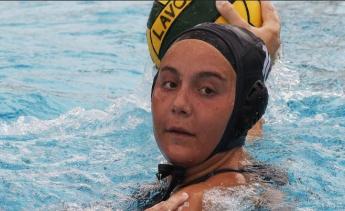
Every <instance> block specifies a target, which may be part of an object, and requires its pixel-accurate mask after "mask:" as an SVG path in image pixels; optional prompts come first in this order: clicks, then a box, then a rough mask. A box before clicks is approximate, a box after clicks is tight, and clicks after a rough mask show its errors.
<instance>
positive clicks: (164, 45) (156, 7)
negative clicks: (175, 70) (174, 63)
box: [146, 0, 262, 67]
mask: <svg viewBox="0 0 345 211" xmlns="http://www.w3.org/2000/svg"><path fill="white" fill-rule="evenodd" d="M230 2H231V3H232V4H233V6H234V8H235V9H236V11H237V12H238V13H239V15H240V16H241V17H242V18H243V19H244V20H246V21H247V22H248V23H249V24H251V25H253V26H261V24H262V20H261V7H260V1H258V0H248V1H247V0H236V1H234V0H231V1H230ZM204 22H216V23H219V24H225V23H227V22H226V21H225V19H224V18H223V17H222V16H220V14H219V13H218V11H217V8H216V5H215V1H214V0H155V1H154V3H153V6H152V9H151V12H150V16H149V19H148V22H147V31H146V38H147V43H148V47H149V51H150V55H151V58H152V61H153V62H154V63H155V64H156V66H157V67H158V66H159V63H160V60H161V59H162V57H163V56H164V54H165V52H166V51H167V50H168V48H169V45H170V44H171V42H172V41H173V40H174V39H175V38H176V36H177V35H178V34H180V33H181V32H182V31H184V30H186V29H188V28H191V27H193V26H195V25H197V24H199V23H204Z"/></svg>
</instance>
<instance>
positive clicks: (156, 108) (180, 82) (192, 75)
mask: <svg viewBox="0 0 345 211" xmlns="http://www.w3.org/2000/svg"><path fill="white" fill-rule="evenodd" d="M225 6H226V5H225ZM221 7H224V4H223V5H222V6H221ZM224 17H227V16H224ZM237 24H238V25H241V24H242V23H240V22H238V23H237ZM244 28H248V27H244ZM251 31H253V30H252V29H251ZM255 34H257V35H258V34H259V35H260V33H257V31H256V32H255ZM265 34H269V32H268V33H265ZM273 36H275V35H273ZM259 37H262V34H261V35H260V36H259ZM266 38H267V37H266ZM266 41H267V42H268V43H270V42H271V41H270V40H269V39H267V40H266ZM278 42H279V39H278ZM276 43H277V42H276ZM276 49H277V48H276V47H272V46H270V51H276ZM269 60H270V59H269V54H268V53H267V50H266V46H265V44H264V43H263V42H262V41H261V40H260V39H258V38H257V37H256V36H254V35H253V34H252V33H251V32H249V31H248V30H246V29H242V28H238V27H231V26H220V25H217V24H212V23H205V24H201V25H198V26H196V27H194V28H192V29H189V30H186V31H184V32H183V33H182V34H180V36H179V37H178V38H177V40H175V41H174V43H173V44H172V46H171V47H170V48H169V49H168V51H167V53H166V54H165V55H164V57H163V59H162V61H161V63H160V66H159V72H158V73H157V75H156V77H155V80H154V83H153V86H152V114H153V122H154V133H155V138H156V141H157V144H158V146H159V148H160V150H161V152H162V153H163V155H164V156H165V158H166V159H167V160H168V161H169V163H171V164H161V165H159V172H158V174H157V175H158V177H159V178H160V179H164V178H166V177H168V178H169V181H168V186H167V187H165V188H162V191H161V192H160V193H159V194H157V195H155V196H154V197H153V198H152V200H151V202H152V203H151V204H150V203H148V204H147V206H146V208H147V207H150V206H151V205H154V204H157V203H158V204H157V205H155V206H154V207H152V208H151V210H165V209H166V210H174V209H176V208H177V207H179V206H180V205H181V203H182V202H184V201H186V200H187V197H186V196H187V195H185V194H182V193H187V194H188V196H189V199H188V203H189V204H188V208H186V210H201V209H202V197H203V193H204V192H205V191H207V190H209V189H211V188H213V187H232V186H237V185H243V184H247V183H248V181H250V180H251V179H250V177H251V174H252V173H253V168H252V167H253V165H251V164H250V161H248V157H247V155H246V153H245V152H244V150H243V147H242V146H243V144H244V141H245V137H246V135H247V132H248V130H249V129H250V128H251V127H252V126H253V125H254V124H255V123H256V122H257V121H258V120H259V119H260V117H261V116H262V115H263V113H264V111H265V108H266V105H267V99H268V93H267V89H266V88H265V84H264V81H265V79H266V77H267V74H268V72H269V70H270V66H271V64H270V62H269ZM169 197H170V199H169ZM167 199H169V200H168V201H164V200H167ZM160 201H163V202H161V203H159V202H160ZM180 208H182V206H180Z"/></svg>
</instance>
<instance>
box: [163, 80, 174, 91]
mask: <svg viewBox="0 0 345 211" xmlns="http://www.w3.org/2000/svg"><path fill="white" fill-rule="evenodd" d="M162 86H163V88H165V89H175V88H176V87H177V84H176V83H174V82H172V81H165V82H163V84H162Z"/></svg>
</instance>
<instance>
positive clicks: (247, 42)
mask: <svg viewBox="0 0 345 211" xmlns="http://www.w3.org/2000/svg"><path fill="white" fill-rule="evenodd" d="M186 39H197V40H201V41H204V42H207V43H209V44H211V45H212V46H214V47H215V48H216V49H217V50H219V51H220V52H221V53H222V54H223V56H224V57H225V58H226V59H227V60H228V61H229V62H230V64H231V65H232V67H233V69H234V70H235V72H236V97H235V104H234V109H233V111H232V114H231V117H230V119H229V121H228V124H227V126H226V129H225V131H224V134H223V136H222V139H221V140H220V142H219V144H218V145H217V146H216V148H215V149H214V151H213V153H212V154H211V155H210V156H209V157H211V156H212V155H214V154H216V153H219V152H223V151H227V150H230V149H233V148H235V147H238V146H243V145H244V142H245V137H246V135H247V132H248V130H249V129H250V128H251V127H252V126H253V125H254V124H255V123H256V122H257V121H258V120H259V119H260V118H261V117H262V115H263V114H264V113H265V110H266V107H267V102H268V92H267V89H266V87H265V83H264V81H265V80H266V79H267V76H268V74H269V72H270V69H271V62H270V56H269V54H268V51H267V48H266V46H265V44H264V42H263V41H262V40H261V39H259V38H258V37H256V36H255V35H254V34H253V33H251V32H250V31H248V30H246V29H243V28H239V27H236V26H231V25H218V24H215V23H202V24H199V25H197V26H195V27H193V28H190V29H188V30H186V31H184V32H182V33H181V34H180V35H179V36H178V38H177V39H176V40H175V41H172V42H171V43H170V45H169V46H171V45H172V44H173V43H174V42H178V41H181V40H186ZM157 74H158V73H157ZM156 76H157V75H156ZM155 79H156V77H155ZM154 85H155V80H154V82H153V86H152V90H153V88H154Z"/></svg>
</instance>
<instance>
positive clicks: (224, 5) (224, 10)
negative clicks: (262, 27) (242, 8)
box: [216, 1, 250, 29]
mask: <svg viewBox="0 0 345 211" xmlns="http://www.w3.org/2000/svg"><path fill="white" fill-rule="evenodd" d="M216 7H217V10H218V12H219V13H220V14H221V15H222V16H223V17H224V18H225V20H226V21H227V22H228V23H230V24H232V25H235V26H238V27H242V28H246V29H248V28H250V25H249V24H248V23H247V22H245V21H244V20H243V19H242V18H241V16H240V15H239V14H238V13H237V11H236V10H235V8H234V6H233V5H232V4H231V3H230V2H228V1H216Z"/></svg>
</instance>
